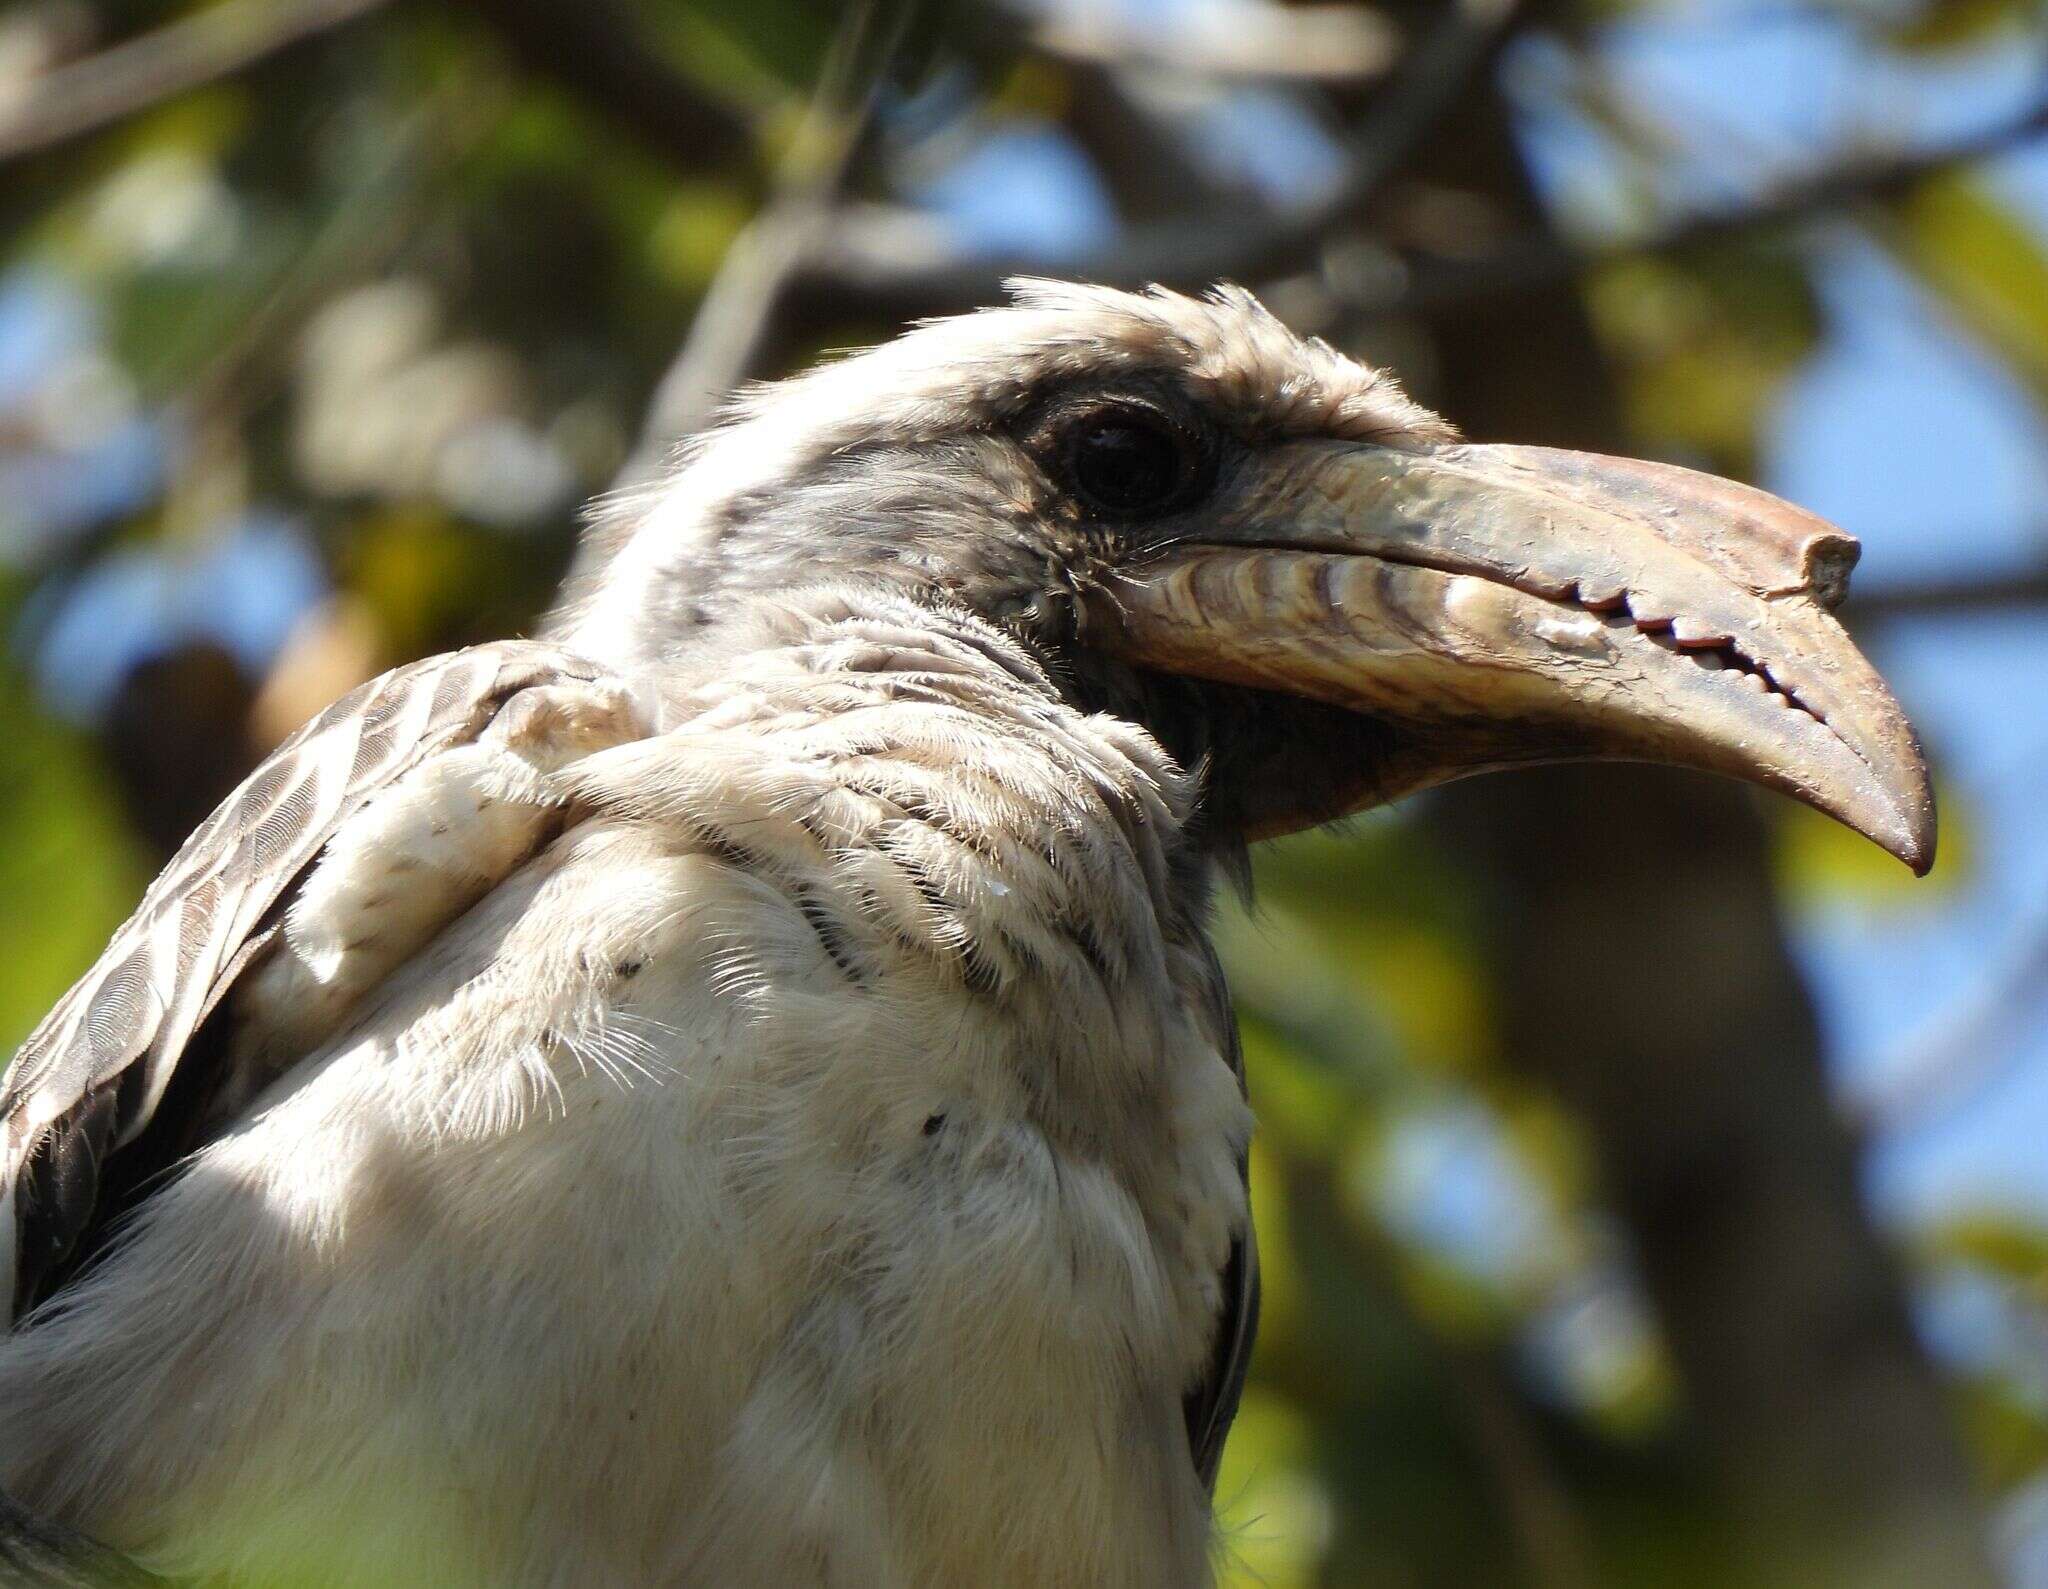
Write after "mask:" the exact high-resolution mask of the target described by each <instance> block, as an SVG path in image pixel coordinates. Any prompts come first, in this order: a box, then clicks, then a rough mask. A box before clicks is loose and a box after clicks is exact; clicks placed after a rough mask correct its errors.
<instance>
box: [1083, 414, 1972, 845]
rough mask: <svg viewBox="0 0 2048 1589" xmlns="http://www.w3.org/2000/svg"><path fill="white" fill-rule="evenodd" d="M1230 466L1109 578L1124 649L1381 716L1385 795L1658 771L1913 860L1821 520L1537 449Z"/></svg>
mask: <svg viewBox="0 0 2048 1589" xmlns="http://www.w3.org/2000/svg"><path fill="white" fill-rule="evenodd" d="M1247 474H1248V475H1249V476H1250V477H1251V478H1250V479H1249V480H1248V481H1247V482H1246V483H1244V484H1241V485H1240V486H1238V487H1237V490H1238V493H1239V496H1238V499H1237V500H1236V501H1234V502H1232V503H1228V504H1225V505H1224V507H1223V509H1222V511H1221V512H1220V513H1219V515H1218V520H1217V523H1218V526H1219V528H1218V530H1217V532H1216V533H1215V535H1214V538H1213V539H1207V538H1205V540H1204V541H1203V543H1202V544H1199V545H1190V544H1187V543H1182V544H1180V545H1178V546H1177V547H1175V548H1174V549H1172V550H1169V551H1167V552H1165V553H1163V554H1162V555H1161V556H1160V557H1159V558H1158V559H1156V560H1155V561H1153V562H1152V563H1150V564H1148V565H1146V566H1145V567H1143V568H1140V569H1136V570H1133V571H1132V572H1131V573H1130V575H1129V576H1128V577H1127V580H1126V582H1125V583H1124V584H1123V585H1122V586H1121V587H1120V590H1119V595H1118V599H1117V602H1116V606H1117V608H1118V609H1119V618H1118V621H1117V623H1116V625H1114V626H1113V627H1114V628H1115V629H1116V638H1115V640H1114V642H1113V644H1114V645H1115V646H1116V647H1117V648H1119V649H1121V650H1122V651H1123V652H1124V653H1125V654H1126V655H1127V656H1129V657H1130V658H1131V659H1132V660H1134V661H1137V662H1139V663H1141V664H1142V665H1146V666H1151V667H1155V668H1161V669H1164V670H1167V671H1176V672H1183V673H1191V674H1195V675H1198V676H1204V677H1211V678H1217V679H1222V680H1228V681H1231V682H1236V683H1247V684H1253V685H1257V686H1260V687H1264V688H1271V689H1280V690H1285V691H1289V692H1292V693H1296V694H1302V695H1308V696H1311V697H1314V698H1317V699H1321V700H1326V701H1331V702H1334V703H1336V704H1339V705H1343V706H1347V707H1350V708H1352V709H1354V710H1358V711H1362V712H1366V713H1369V714H1371V715H1373V716H1375V717H1378V718H1381V719H1384V720H1386V721H1387V722H1389V723H1390V724H1391V725H1393V726H1394V727H1395V728H1396V729H1397V730H1398V729H1401V728H1404V727H1405V728H1406V729H1408V730H1409V731H1410V738H1411V739H1412V741H1413V744H1414V746H1415V749H1414V750H1413V752H1412V754H1411V756H1410V758H1409V763H1408V764H1407V765H1403V766H1401V767H1399V768H1397V769H1394V770H1393V771H1392V774H1391V776H1390V778H1386V779H1382V780H1380V781H1379V782H1378V783H1377V784H1376V787H1377V788H1378V789H1379V790H1380V791H1381V792H1382V793H1383V794H1386V795H1391V794H1392V793H1397V792H1399V791H1400V790H1402V789H1412V788H1419V787H1423V786H1426V785H1428V784H1430V783H1439V782H1443V781H1445V780H1447V779H1450V778H1455V777H1459V776H1463V775H1465V774H1467V773H1471V772H1480V771H1486V770H1490V769H1493V768H1497V767H1503V766H1510V765H1517V764H1523V763H1528V762H1534V761H1545V760H1580V759H1614V760H1649V761H1663V762H1670V763H1675V764H1678V765H1684V766H1692V767H1698V768H1702V769H1705V770H1709V771H1714V772H1720V773H1724V774H1727V775H1730V776H1734V777H1737V778H1743V779H1746V780H1749V781H1751V782H1756V783H1761V784H1764V785H1767V786H1769V787H1772V788H1776V789H1779V790H1782V791H1784V792H1785V793H1788V794H1791V795H1793V796H1795V797H1796V798H1798V799H1801V800H1804V801H1806V802H1808V803H1809V804H1812V805H1814V806H1816V807H1818V808H1819V809H1821V810H1823V811H1825V812H1827V813H1829V814H1830V815H1832V816H1835V817H1837V818H1839V819H1840V820H1842V821H1843V822H1846V823H1847V824H1849V825H1850V826H1851V827H1854V828H1856V829H1858V830H1859V831H1861V832H1863V833H1865V834H1866V835H1868V836H1869V837H1870V838H1872V839H1873V840H1874V841H1876V842H1877V843H1878V844H1880V845H1882V846H1883V847H1884V848H1885V849H1887V850H1889V851H1891V852H1892V853H1893V854H1894V855H1896V856H1898V857H1899V858H1900V859H1901V860H1902V861H1904V862H1905V863H1906V864H1907V865H1908V866H1910V867H1912V868H1913V870H1914V871H1916V872H1922V873H1924V872H1925V871H1926V870H1927V868H1928V867H1929V866H1930V865H1931V864H1932V862H1933V856H1934V833H1935V820H1934V804H1933V797H1932V792H1931V789H1930V786H1929V781H1928V776H1927V769H1926V765H1925V762H1924V759H1923V758H1922V756H1921V753H1920V748H1919V744H1918V742H1917V740H1915V738H1914V736H1913V732H1912V729H1911V727H1910V726H1909V725H1908V724H1907V722H1906V719H1905V717H1904V714H1903V713H1902V712H1901V711H1900V710H1899V707H1898V704H1897V702H1896V701H1895V700H1894V699H1893V698H1892V695H1891V693H1890V691H1889V690H1887V689H1886V687H1885V685H1884V682H1883V680H1882V679H1881V678H1879V676H1878V675H1877V673H1876V671H1875V670H1874V669H1873V668H1872V667H1871V666H1870V664H1869V663H1868V662H1867V661H1866V660H1865V659H1864V658H1863V656H1862V654H1861V653H1860V652H1859V651H1857V649H1856V647H1855V646H1854V644H1853V643H1852V642H1851V641H1850V639H1849V637H1848V635H1847V634H1846V632H1845V631H1844V630H1843V629H1842V627H1841V625H1840V624H1839V622H1837V621H1836V619H1835V618H1834V617H1833V615H1832V609H1833V608H1834V607H1835V606H1837V605H1839V603H1840V601H1841V599H1842V596H1843V594H1844V592H1845V590H1846V584H1847V578H1848V572H1849V569H1850V568H1851V567H1852V566H1853V564H1854V562H1855V560H1856V554H1857V547H1856V543H1855V542H1854V541H1853V540H1852V539H1850V538H1849V537H1848V536H1846V535H1844V534H1843V533H1842V532H1841V531H1840V530H1838V529H1836V528H1835V527H1834V526H1832V525H1829V524H1826V523H1825V522H1823V521H1822V520H1819V519H1816V518H1814V517H1813V516H1812V515H1810V514H1806V513H1804V512H1802V511H1801V510H1799V509H1797V508H1794V507H1791V506H1790V505H1789V504H1786V503H1783V502H1780V501H1778V500H1777V499H1776V498H1773V497H1770V496H1768V495H1766V494H1765V493H1763V492H1760V491H1756V490H1753V489H1751V488H1749V487H1745V486H1739V485H1735V484H1733V483H1731V482H1728V481H1723V480H1717V479H1714V478H1712V477H1710V476H1705V475H1698V474H1694V473H1693V472H1691V471H1689V470H1683V469H1677V468H1672V467H1669V466H1666V465H1659V464H1649V463H1641V462H1636V461H1633V460H1624V459H1606V458H1599V457H1594V456H1591V455H1587V454H1581V453H1558V452H1551V451H1549V450H1547V449H1541V448H1522V447H1483V446H1468V445H1458V446H1450V447H1441V448H1434V449H1428V450H1424V451H1406V450H1396V449H1390V448H1379V447H1372V446H1365V445H1359V444H1342V443H1297V444H1291V445H1290V446H1288V447H1284V448H1281V449H1278V450H1277V456H1275V457H1274V458H1272V459H1271V460H1269V466H1268V467H1267V468H1266V469H1264V470H1254V471H1247ZM1206 533H1207V532H1205V536H1206Z"/></svg>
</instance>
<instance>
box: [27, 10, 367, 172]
mask: <svg viewBox="0 0 2048 1589" xmlns="http://www.w3.org/2000/svg"><path fill="white" fill-rule="evenodd" d="M385 3H386V0H293V3H290V4H278V3H276V0H224V3H223V4H220V5H214V6H208V7H207V8H206V9H204V10H201V11H195V12H193V13H192V14H191V15H189V16H186V17H182V18H180V19H179V20H178V21H176V22H173V23H170V24H168V25H166V26H164V27H161V28H157V29H156V30H155V31H153V32H150V33H144V34H142V35H140V36H139V37H137V38H133V39H129V40H127V41H125V42H123V43H120V44H116V45H112V46H110V47H109V48H107V49H104V50H101V51H100V52H99V53H97V54H95V55H88V56H86V57H85V58H84V59H83V60H79V61H73V62H70V63H69V64H67V65H64V66H60V67H57V68H56V69H55V70H53V71H50V72H47V73H44V74H43V75H42V76H40V77H38V78H36V79H34V80H33V81H32V82H31V83H30V84H29V88H28V92H27V93H26V94H24V95H22V96H21V98H20V99H19V100H17V101H15V102H14V103H12V104H0V161H4V160H14V159H19V158H20V157H21V156H23V155H29V154H35V153H38V152H40V151H42V150H45V149H50V148H53V147H55V146H56V145H58V144H61V143H66V142H68V141H70V140H71V139H73V138H79V137H82V136H84V135H85V134H87V133H90V132H97V131H98V130H99V129H100V128H102V127H107V126H111V125H112V124H113V123H115V122H118V121H123V120H126V119H127V118H128V117H130V116H134V115H138V114H140V113H141V112H143V111H145V110H148V109H150V108H151V107H153V106H156V105H160V104H162V103H163V102H164V101H165V100H167V99H172V98H175V97H176V96H177V95H179V94H183V93H188V92H190V91H191V90H192V89H195V88H201V87H204V86H205V85H206V84H208V83H212V82H217V81H218V80H219V79H221V78H223V77H227V76H229V75H231V74H232V73H235V72H238V71H240V70H242V69H243V68H244V67H246V66H249V65H251V64H253V63H254V62H256V61H260V60H262V59H263V58H264V57H266V56H269V55H274V54H276V53H277V52H278V51H279V50H282V49H284V48H285V47H286V46H288V45H292V44H297V43H299V42H300V41H301V40H304V39H308V38H311V37H313V36H314V35H316V34H319V33H323V32H325V31H326V30H327V29H329V28H333V27H338V26H339V25H340V24H342V23H344V22H350V21H353V20H354V19H355V18H357V17H359V16H362V15H364V14H366V13H367V12H370V11H374V10H376V9H377V8H378V7H379V6H381V5H383V4H385Z"/></svg>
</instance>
